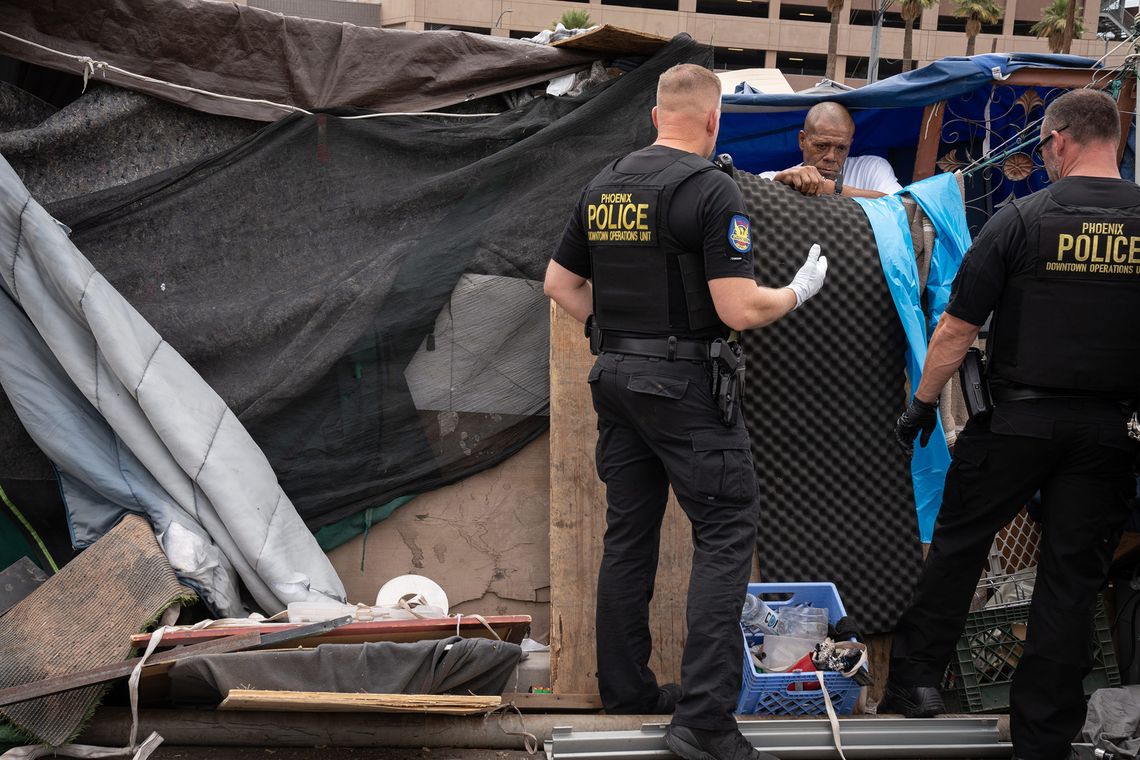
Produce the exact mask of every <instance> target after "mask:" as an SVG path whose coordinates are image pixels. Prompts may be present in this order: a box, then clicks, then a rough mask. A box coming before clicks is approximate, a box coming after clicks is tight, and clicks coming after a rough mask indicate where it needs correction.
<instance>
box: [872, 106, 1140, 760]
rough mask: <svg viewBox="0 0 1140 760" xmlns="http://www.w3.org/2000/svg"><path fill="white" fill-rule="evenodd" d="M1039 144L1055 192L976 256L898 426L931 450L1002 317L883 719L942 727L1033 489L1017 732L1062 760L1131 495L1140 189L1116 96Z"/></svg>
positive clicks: (1137, 379) (1020, 213)
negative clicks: (941, 409) (931, 720)
mask: <svg viewBox="0 0 1140 760" xmlns="http://www.w3.org/2000/svg"><path fill="white" fill-rule="evenodd" d="M1040 129H1041V132H1040V142H1039V143H1038V146H1037V150H1038V151H1039V153H1040V155H1041V158H1042V160H1043V162H1044V164H1045V169H1046V171H1047V173H1048V175H1049V179H1050V180H1051V181H1052V184H1050V185H1049V186H1048V187H1047V188H1045V189H1044V190H1041V191H1039V192H1036V193H1034V194H1032V195H1030V196H1028V197H1025V198H1020V199H1018V200H1016V201H1014V202H1012V203H1010V204H1008V205H1006V206H1005V207H1003V208H1002V209H1001V210H1000V211H998V212H997V213H996V214H994V216H993V218H992V219H991V220H990V221H989V222H988V223H987V224H986V225H985V227H983V228H982V230H981V232H980V233H979V234H978V237H977V238H976V239H975V240H974V242H973V245H971V246H970V250H969V251H968V252H967V253H966V257H965V259H964V261H963V262H962V267H961V270H960V271H959V272H958V277H957V279H956V280H955V282H954V289H953V293H952V295H951V299H950V303H949V305H948V307H947V308H946V313H945V314H944V315H943V316H942V318H941V320H940V321H939V323H938V328H937V329H936V330H935V332H934V335H933V336H932V338H931V341H930V348H929V351H928V353H927V357H926V366H925V369H924V371H923V375H922V382H921V383H920V384H919V386H918V389H917V391H915V394H914V400H913V402H912V403H911V404H910V407H909V408H908V409H907V410H906V412H905V413H904V414H903V416H902V417H900V418H899V420H898V423H897V425H896V428H895V433H896V435H897V437H898V439H899V442H900V443H901V444H902V445H903V446H904V447H905V448H907V449H908V450H909V449H910V447H912V446H913V444H914V440H915V437H916V436H921V441H922V443H923V444H924V445H925V443H926V441H927V439H928V438H929V437H930V434H931V432H932V431H933V430H934V426H935V414H936V412H937V407H936V405H937V400H938V396H939V392H940V391H941V389H942V387H943V386H944V385H945V384H946V381H947V380H948V379H949V378H950V375H951V373H953V372H954V370H955V369H956V368H957V367H958V366H959V364H960V363H961V362H962V360H963V357H964V356H965V354H966V353H967V349H968V348H969V347H970V345H971V344H972V343H973V342H974V340H975V338H976V337H977V335H978V332H979V329H980V326H981V325H982V324H983V323H984V322H985V321H986V319H987V317H989V316H990V314H991V313H992V314H993V321H992V326H991V331H990V338H989V344H988V349H989V382H990V388H991V392H992V397H993V409H992V411H991V412H990V413H988V414H977V415H975V416H973V417H971V419H970V421H969V423H968V424H967V425H966V428H965V430H964V431H963V432H962V434H961V435H960V436H959V437H958V439H957V443H956V445H955V447H954V457H953V462H952V464H951V466H950V471H949V473H948V475H947V477H946V486H945V491H944V495H943V501H942V508H941V511H940V512H939V514H938V520H937V523H936V525H935V528H934V538H933V542H932V544H931V546H930V553H929V555H928V557H927V560H926V566H925V568H924V570H923V572H922V575H921V577H920V578H919V581H918V587H917V589H916V592H915V597H914V599H913V601H912V603H911V606H910V608H909V609H907V610H906V611H905V612H904V613H903V615H902V617H901V619H900V620H899V622H898V626H897V627H896V629H895V638H894V647H893V651H892V653H891V668H890V678H889V681H888V684H887V691H886V696H885V700H884V704H883V705H881V706H880V709H879V711H880V712H899V713H903V714H904V715H906V716H908V717H929V716H931V715H934V714H936V713H939V712H942V711H943V709H944V708H943V704H942V699H941V696H940V695H939V692H938V686H939V684H940V683H941V680H942V674H943V672H944V670H945V668H946V664H947V661H948V660H949V658H950V655H951V653H952V652H953V651H954V647H955V643H956V641H957V639H958V636H959V634H960V633H961V631H962V628H963V625H964V622H965V618H966V614H967V609H968V607H969V605H970V599H971V597H972V595H973V593H974V587H975V584H976V583H977V581H978V574H979V571H980V569H981V568H982V566H983V563H984V562H985V559H986V555H987V552H988V551H989V548H990V544H991V542H992V540H993V538H994V535H995V534H996V533H997V531H998V530H1000V529H1001V528H1002V526H1004V525H1006V524H1007V523H1008V522H1009V521H1010V520H1011V519H1013V517H1014V516H1015V515H1016V514H1017V513H1018V511H1019V510H1020V509H1021V508H1022V505H1024V504H1025V503H1027V502H1028V501H1029V500H1030V498H1031V497H1032V496H1033V495H1034V493H1036V492H1037V491H1040V492H1041V501H1042V503H1041V514H1042V529H1043V534H1042V539H1043V543H1042V546H1041V557H1040V560H1039V563H1038V567H1037V579H1036V583H1035V588H1034V591H1033V601H1032V603H1031V605H1030V612H1029V621H1028V627H1027V639H1026V643H1025V648H1024V652H1023V653H1022V655H1021V658H1020V662H1019V663H1018V665H1017V670H1016V673H1015V675H1014V678H1013V686H1012V689H1011V693H1010V699H1011V710H1010V712H1011V728H1012V734H1013V748H1014V754H1015V755H1016V756H1017V757H1019V758H1026V759H1028V758H1032V760H1061V758H1067V757H1069V752H1070V743H1071V742H1072V741H1073V738H1074V736H1075V735H1076V734H1077V731H1078V730H1079V729H1080V727H1081V724H1082V722H1083V720H1084V715H1085V702H1084V698H1083V691H1082V687H1081V681H1082V679H1083V678H1084V676H1085V675H1086V674H1087V673H1088V672H1089V670H1090V668H1091V666H1092V655H1091V645H1090V642H1091V639H1092V632H1093V617H1094V612H1095V607H1096V600H1097V593H1098V592H1099V590H1100V588H1101V586H1102V585H1103V584H1104V582H1105V578H1106V576H1107V573H1108V567H1109V563H1110V561H1111V559H1112V555H1113V551H1114V549H1115V547H1116V545H1117V542H1118V540H1119V538H1120V533H1121V529H1122V526H1123V523H1124V521H1125V519H1126V517H1127V515H1128V511H1129V503H1130V500H1131V498H1132V496H1133V494H1134V489H1135V480H1134V478H1133V474H1132V465H1133V462H1134V461H1135V459H1136V455H1137V453H1138V452H1140V443H1138V442H1137V440H1134V439H1133V437H1132V435H1133V431H1134V428H1135V419H1136V418H1135V416H1134V413H1135V411H1136V403H1137V396H1138V395H1140V329H1138V326H1140V188H1138V187H1137V186H1136V185H1135V184H1134V183H1132V182H1126V181H1124V180H1122V179H1121V178H1120V173H1119V171H1118V169H1117V159H1116V154H1117V146H1118V145H1119V143H1120V116H1119V113H1118V111H1117V107H1116V103H1115V102H1114V101H1113V99H1112V98H1111V97H1109V96H1108V95H1106V94H1104V93H1101V92H1098V91H1096V90H1091V89H1084V90H1076V91H1073V92H1070V93H1067V94H1065V95H1063V96H1061V97H1060V98H1058V99H1057V100H1056V101H1054V102H1053V103H1052V104H1051V105H1050V106H1049V107H1048V109H1047V110H1046V111H1045V118H1044V120H1043V121H1042V123H1041V128H1040Z"/></svg>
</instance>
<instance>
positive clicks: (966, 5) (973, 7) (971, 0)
mask: <svg viewBox="0 0 1140 760" xmlns="http://www.w3.org/2000/svg"><path fill="white" fill-rule="evenodd" d="M954 5H955V6H956V7H955V8H954V15H955V16H957V17H958V18H964V19H966V55H973V54H974V43H975V42H977V40H978V32H980V31H982V24H996V23H997V22H998V21H1001V17H1002V16H1004V15H1005V8H1003V7H1002V6H1000V5H998V4H997V3H996V2H995V1H994V0H954Z"/></svg>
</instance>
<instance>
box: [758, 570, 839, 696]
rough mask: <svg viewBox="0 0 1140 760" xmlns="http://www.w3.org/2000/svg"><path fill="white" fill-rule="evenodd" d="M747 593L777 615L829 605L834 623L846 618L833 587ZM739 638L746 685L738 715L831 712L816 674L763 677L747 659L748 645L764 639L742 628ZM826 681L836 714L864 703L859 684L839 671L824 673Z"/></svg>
mask: <svg viewBox="0 0 1140 760" xmlns="http://www.w3.org/2000/svg"><path fill="white" fill-rule="evenodd" d="M748 593H750V594H755V595H756V596H758V597H760V598H761V599H763V600H764V602H765V603H766V604H767V605H768V606H769V607H771V608H772V609H773V610H776V611H777V613H778V612H779V609H780V608H781V607H786V606H788V605H795V604H810V605H811V606H812V607H826V608H827V619H828V623H830V624H831V625H835V624H836V623H837V622H838V621H839V619H840V618H842V617H843V616H844V615H846V614H847V613H846V611H844V609H843V602H842V601H840V599H839V592H838V591H837V590H836V588H835V584H834V583H749V584H748ZM789 595H790V596H789ZM740 634H741V636H743V637H744V681H743V683H742V684H741V687H740V699H739V700H737V702H736V712H737V713H739V714H741V715H755V714H761V715H823V714H824V713H826V712H827V705H826V703H825V701H824V698H823V692H822V691H821V690H820V688H819V681H817V680H816V676H815V673H758V672H757V671H756V666H755V665H753V664H752V658H751V657H749V655H748V647H750V646H751V645H753V644H756V643H759V642H760V641H762V640H763V638H764V637H763V636H759V635H757V636H753V635H750V634H747V633H745V631H744V627H743V626H741V628H740ZM823 682H824V684H825V685H826V687H827V693H828V695H829V696H830V697H831V704H832V706H833V707H834V708H835V712H836V713H838V714H839V715H850V714H851V713H852V712H853V711H854V709H855V703H856V702H857V701H858V700H859V690H860V686H859V684H857V683H855V682H854V681H852V680H851V679H850V678H845V677H844V676H842V675H840V674H839V673H834V672H828V673H825V674H824V677H823Z"/></svg>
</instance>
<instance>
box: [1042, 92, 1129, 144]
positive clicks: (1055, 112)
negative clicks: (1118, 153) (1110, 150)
mask: <svg viewBox="0 0 1140 760" xmlns="http://www.w3.org/2000/svg"><path fill="white" fill-rule="evenodd" d="M1062 127H1064V128H1065V133H1066V135H1067V136H1068V137H1069V138H1070V139H1071V140H1073V141H1074V142H1075V143H1077V144H1078V145H1087V144H1089V143H1096V142H1112V143H1118V142H1120V111H1119V110H1117V107H1116V101H1115V100H1113V99H1112V97H1111V96H1109V95H1107V94H1106V93H1103V92H1101V91H1100V90H1093V89H1089V88H1085V89H1081V90H1072V91H1071V92H1066V93H1065V94H1064V95H1062V96H1061V97H1059V98H1057V99H1056V100H1054V101H1053V102H1052V103H1050V104H1049V107H1048V108H1046V109H1045V120H1044V121H1043V122H1042V124H1041V128H1042V130H1044V131H1045V133H1046V134H1048V133H1050V132H1052V131H1053V130H1054V129H1061V128H1062Z"/></svg>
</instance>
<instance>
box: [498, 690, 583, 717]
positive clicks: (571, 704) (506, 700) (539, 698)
mask: <svg viewBox="0 0 1140 760" xmlns="http://www.w3.org/2000/svg"><path fill="white" fill-rule="evenodd" d="M503 704H508V705H514V706H515V707H517V708H518V709H519V710H520V711H522V712H540V713H546V712H597V711H598V710H601V709H602V698H601V697H600V696H598V695H597V694H527V693H524V692H518V693H513V694H512V693H505V694H503Z"/></svg>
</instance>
